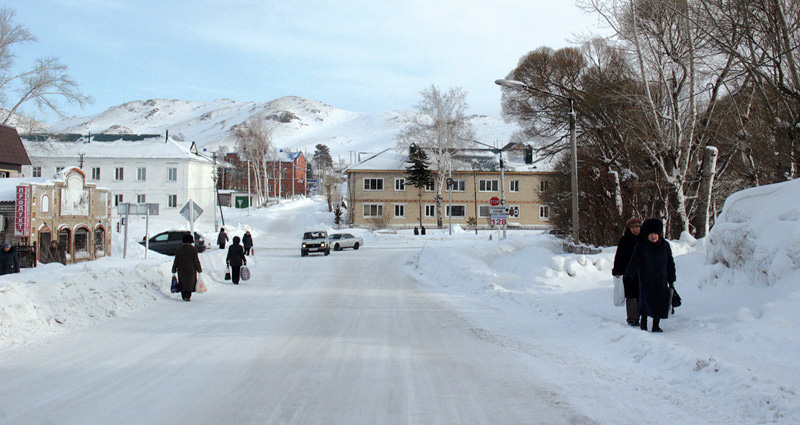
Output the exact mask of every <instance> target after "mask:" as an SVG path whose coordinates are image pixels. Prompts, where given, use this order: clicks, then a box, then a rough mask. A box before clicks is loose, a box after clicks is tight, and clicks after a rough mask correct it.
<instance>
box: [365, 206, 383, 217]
mask: <svg viewBox="0 0 800 425" xmlns="http://www.w3.org/2000/svg"><path fill="white" fill-rule="evenodd" d="M364 217H383V205H382V204H364Z"/></svg>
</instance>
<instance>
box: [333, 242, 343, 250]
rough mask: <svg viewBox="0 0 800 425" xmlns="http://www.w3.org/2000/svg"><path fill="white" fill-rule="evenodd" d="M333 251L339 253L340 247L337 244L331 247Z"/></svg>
mask: <svg viewBox="0 0 800 425" xmlns="http://www.w3.org/2000/svg"><path fill="white" fill-rule="evenodd" d="M333 250H334V251H341V250H342V247H340V246H339V244H338V243H337V244H336V245H334V246H333Z"/></svg>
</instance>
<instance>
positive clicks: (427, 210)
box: [425, 205, 436, 218]
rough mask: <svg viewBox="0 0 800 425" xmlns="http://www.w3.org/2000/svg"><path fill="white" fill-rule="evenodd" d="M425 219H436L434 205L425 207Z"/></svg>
mask: <svg viewBox="0 0 800 425" xmlns="http://www.w3.org/2000/svg"><path fill="white" fill-rule="evenodd" d="M425 217H428V218H431V217H436V205H425Z"/></svg>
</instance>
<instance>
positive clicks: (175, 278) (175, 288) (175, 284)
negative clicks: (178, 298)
mask: <svg viewBox="0 0 800 425" xmlns="http://www.w3.org/2000/svg"><path fill="white" fill-rule="evenodd" d="M169 291H170V292H172V293H173V294H177V293H178V292H181V287H180V285H178V276H175V275H172V287H170V288H169Z"/></svg>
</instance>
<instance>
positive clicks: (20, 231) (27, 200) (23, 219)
mask: <svg viewBox="0 0 800 425" xmlns="http://www.w3.org/2000/svg"><path fill="white" fill-rule="evenodd" d="M14 210H15V213H14V236H16V237H23V238H27V237H28V236H30V234H31V187H30V186H17V199H16V205H15V207H14Z"/></svg>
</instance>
